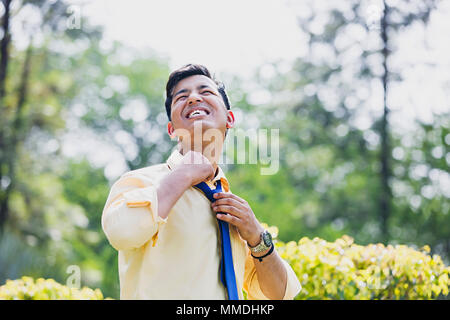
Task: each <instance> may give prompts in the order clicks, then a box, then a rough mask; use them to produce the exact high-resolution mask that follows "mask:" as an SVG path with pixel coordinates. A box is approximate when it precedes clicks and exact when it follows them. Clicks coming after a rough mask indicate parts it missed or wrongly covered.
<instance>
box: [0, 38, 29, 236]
mask: <svg viewBox="0 0 450 320" xmlns="http://www.w3.org/2000/svg"><path fill="white" fill-rule="evenodd" d="M32 48H33V47H32V40H31V39H30V44H29V45H28V48H27V51H26V53H25V61H24V64H23V70H22V74H21V77H20V85H19V89H18V101H17V107H16V114H15V117H14V120H13V123H12V128H11V137H10V138H9V139H8V140H9V141H8V144H7V145H6V146H7V150H8V152H7V154H5V157H4V159H5V160H6V161H5V165H6V168H7V169H8V170H7V172H8V177H9V180H10V183H9V185H8V186H7V187H6V190H5V192H4V193H3V196H2V198H1V201H0V233H1V232H2V231H3V228H4V225H5V223H6V221H7V219H8V216H9V197H10V195H11V191H12V190H13V188H14V184H15V164H16V158H17V149H18V144H19V143H20V141H21V140H22V139H23V136H24V134H23V128H24V126H23V107H24V106H25V103H26V99H27V95H28V79H29V74H30V66H31V56H32V52H33V49H32Z"/></svg>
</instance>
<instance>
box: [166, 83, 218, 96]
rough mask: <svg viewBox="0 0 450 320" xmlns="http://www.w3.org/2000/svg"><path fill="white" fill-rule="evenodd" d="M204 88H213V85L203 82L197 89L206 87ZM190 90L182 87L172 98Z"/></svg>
mask: <svg viewBox="0 0 450 320" xmlns="http://www.w3.org/2000/svg"><path fill="white" fill-rule="evenodd" d="M204 88H211V89H212V87H211V86H210V85H207V84H201V85H199V86H198V87H197V90H201V89H204ZM188 91H189V90H188V89H181V90H180V91H178V92H177V93H175V94H174V95H173V96H172V98H175V97H176V96H177V95H179V94H180V93H185V92H188Z"/></svg>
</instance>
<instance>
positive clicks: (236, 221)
mask: <svg viewBox="0 0 450 320" xmlns="http://www.w3.org/2000/svg"><path fill="white" fill-rule="evenodd" d="M216 217H217V219H219V220H222V221H225V222H228V223H230V224H232V225H234V226H236V227H239V225H240V224H241V220H240V219H239V218H237V217H235V216H232V215H230V214H220V213H219V214H217V215H216Z"/></svg>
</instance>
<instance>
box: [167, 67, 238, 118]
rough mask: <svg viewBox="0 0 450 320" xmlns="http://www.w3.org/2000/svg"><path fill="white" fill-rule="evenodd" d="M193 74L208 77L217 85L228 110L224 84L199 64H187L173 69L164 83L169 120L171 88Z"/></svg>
mask: <svg viewBox="0 0 450 320" xmlns="http://www.w3.org/2000/svg"><path fill="white" fill-rule="evenodd" d="M195 75H202V76H206V77H208V78H210V79H211V80H213V81H214V83H215V84H216V85H217V90H218V91H219V93H220V95H221V96H222V99H223V102H224V103H225V107H226V108H227V110H230V108H231V107H230V102H229V100H228V96H227V93H226V92H225V85H224V84H223V83H222V82H220V81H217V80H216V79H214V77H212V76H211V73H210V72H209V70H208V69H207V68H206V67H205V66H202V65H200V64H187V65H185V66H183V67H181V68H179V69H177V70H175V71H173V72H172V73H171V74H170V75H169V80H167V84H166V102H165V106H166V113H167V117H168V118H169V121H170V120H172V119H171V117H170V114H171V106H172V98H173V89H174V88H175V86H176V85H177V84H178V82H180V81H181V80H183V79H186V78H188V77H190V76H195Z"/></svg>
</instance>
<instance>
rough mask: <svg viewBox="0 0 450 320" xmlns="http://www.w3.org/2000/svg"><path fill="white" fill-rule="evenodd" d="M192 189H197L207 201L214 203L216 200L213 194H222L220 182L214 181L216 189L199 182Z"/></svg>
mask: <svg viewBox="0 0 450 320" xmlns="http://www.w3.org/2000/svg"><path fill="white" fill-rule="evenodd" d="M194 187H196V188H197V189H199V190H200V191H201V192H203V194H204V195H205V196H206V197H207V198H208V199H209V201H211V202H214V201H216V199H214V197H213V195H214V193H218V192H222V184H221V183H220V180H217V181H216V188H215V189H211V188H210V187H209V186H208V184H207V183H206V182H203V181H202V182H200V183H199V184H196V185H195V186H194Z"/></svg>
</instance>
